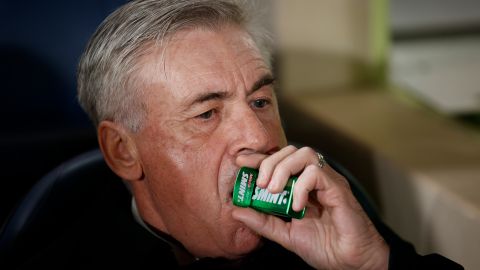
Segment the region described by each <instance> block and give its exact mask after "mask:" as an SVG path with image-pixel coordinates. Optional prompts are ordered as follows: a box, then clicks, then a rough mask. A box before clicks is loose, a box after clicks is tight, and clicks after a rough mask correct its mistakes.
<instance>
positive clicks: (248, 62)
mask: <svg viewBox="0 0 480 270" xmlns="http://www.w3.org/2000/svg"><path fill="white" fill-rule="evenodd" d="M140 62H141V63H140V65H139V66H140V69H139V70H138V72H137V76H138V77H140V80H141V81H142V82H143V83H144V86H147V88H148V86H155V87H157V88H158V87H159V86H163V87H162V88H165V87H172V86H175V87H176V88H178V87H180V86H181V85H182V84H188V83H193V84H195V85H197V86H200V85H204V86H206V87H209V85H208V84H215V82H216V81H222V82H225V80H226V79H233V78H227V77H229V76H230V77H235V79H237V80H238V79H240V78H239V76H240V77H243V78H241V79H242V80H243V81H245V80H249V79H253V80H255V79H257V78H254V77H258V76H261V75H256V74H264V73H266V72H268V71H269V68H268V67H267V65H266V63H265V62H264V60H263V59H262V56H261V54H260V52H259V50H258V48H257V46H256V45H255V43H254V41H253V40H252V38H251V37H250V35H249V34H248V33H247V32H246V31H244V30H242V29H240V28H237V27H233V26H232V27H225V28H222V29H218V30H210V29H203V28H197V29H191V30H184V31H181V32H179V33H177V34H175V35H174V36H173V37H172V38H171V39H170V40H169V41H168V43H167V44H166V46H163V47H152V48H151V50H150V53H148V54H146V55H144V56H143V57H142V59H141V60H140ZM190 90H192V89H190ZM177 92H178V91H177ZM178 94H180V93H178Z"/></svg>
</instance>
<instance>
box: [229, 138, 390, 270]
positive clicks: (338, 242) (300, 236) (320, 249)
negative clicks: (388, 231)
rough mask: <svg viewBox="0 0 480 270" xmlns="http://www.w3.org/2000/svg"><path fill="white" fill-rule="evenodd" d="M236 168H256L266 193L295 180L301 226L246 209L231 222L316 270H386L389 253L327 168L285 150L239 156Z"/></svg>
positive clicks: (306, 152) (301, 152) (311, 156)
mask: <svg viewBox="0 0 480 270" xmlns="http://www.w3.org/2000/svg"><path fill="white" fill-rule="evenodd" d="M237 165H239V166H247V167H252V168H259V174H258V178H257V185H258V186H259V187H261V188H266V187H268V189H269V191H270V192H271V193H278V192H281V191H282V190H283V187H284V186H285V184H286V182H287V179H288V178H289V177H290V176H291V175H299V176H298V181H297V183H296V184H295V189H294V193H293V206H292V207H293V210H295V211H299V210H301V209H302V208H303V207H305V206H306V207H307V211H306V213H305V217H304V218H303V219H301V220H297V219H292V220H291V222H285V221H283V220H282V219H280V218H278V217H275V216H272V215H266V214H263V213H260V212H257V211H254V210H253V209H250V208H236V209H235V210H234V211H233V213H232V215H233V217H234V218H235V219H237V220H239V221H241V222H243V223H244V224H245V225H247V226H248V227H250V228H251V229H252V230H254V231H256V232H257V233H259V234H260V235H263V236H264V237H266V238H268V239H270V240H272V241H275V242H277V243H279V244H280V245H282V246H283V247H285V248H287V249H289V250H291V251H292V252H294V253H296V254H297V255H299V256H300V257H302V259H303V260H304V261H305V262H307V263H308V264H310V265H311V266H313V267H315V268H318V269H387V268H388V254H389V248H388V246H387V244H386V243H385V241H384V240H383V238H382V237H381V236H380V234H379V233H378V232H377V230H376V229H375V227H374V225H373V224H372V222H371V221H370V219H369V218H368V216H367V215H366V214H365V212H364V211H363V209H362V207H361V206H360V204H359V203H358V201H357V200H356V199H355V197H354V196H353V194H352V192H351V190H350V187H349V184H348V182H347V180H346V179H345V178H344V177H343V176H341V175H340V174H338V173H337V172H335V171H334V170H333V169H332V168H331V167H330V166H328V165H326V166H324V167H323V168H320V166H319V159H318V156H317V153H316V152H315V151H314V150H313V149H311V148H308V147H304V148H300V149H297V148H295V147H294V146H287V147H285V148H283V149H281V150H280V151H278V152H276V153H275V154H273V155H271V156H267V155H263V154H250V155H243V156H239V157H238V158H237Z"/></svg>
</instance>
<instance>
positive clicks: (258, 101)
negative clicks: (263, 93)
mask: <svg viewBox="0 0 480 270" xmlns="http://www.w3.org/2000/svg"><path fill="white" fill-rule="evenodd" d="M269 103H270V101H269V100H267V99H263V98H261V99H256V100H254V101H253V104H252V105H253V107H255V108H258V109H261V108H263V107H265V106H267V105H268V104H269Z"/></svg>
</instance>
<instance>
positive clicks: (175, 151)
mask: <svg viewBox="0 0 480 270" xmlns="http://www.w3.org/2000/svg"><path fill="white" fill-rule="evenodd" d="M207 41H208V42H207ZM202 44H208V46H207V45H202ZM251 44H252V41H251V40H250V38H249V37H248V35H247V34H246V32H244V31H242V30H240V29H238V28H226V29H220V30H205V29H197V30H194V31H185V32H180V33H178V34H177V35H176V36H175V38H172V39H171V40H170V42H169V47H168V50H156V51H164V52H165V54H164V55H162V54H153V55H148V56H146V57H145V58H144V59H142V68H141V70H140V71H139V73H138V76H139V77H141V78H145V79H142V82H149V84H146V83H144V85H145V86H146V87H145V88H144V91H145V95H144V96H145V97H148V99H146V100H144V102H145V104H146V106H147V108H148V114H147V117H146V119H145V125H144V126H143V128H142V129H141V130H140V131H139V132H138V133H137V134H135V135H134V137H135V143H136V146H137V148H138V153H139V156H140V159H141V164H142V169H143V171H144V174H145V179H144V181H137V182H134V183H133V185H135V189H136V190H137V191H141V192H143V193H147V194H149V195H148V196H136V199H137V200H140V201H137V203H138V204H139V205H141V206H142V207H139V209H140V210H141V209H147V210H144V211H143V212H142V211H141V212H140V215H141V216H142V218H143V219H144V220H145V221H146V222H148V223H150V224H151V225H153V226H155V227H157V228H159V229H160V230H162V231H164V232H166V233H169V234H171V235H172V236H173V237H175V238H176V239H178V240H179V241H180V242H182V243H184V245H185V246H186V247H187V249H188V250H190V251H191V252H192V253H193V254H194V255H195V256H198V257H202V256H214V257H215V256H222V257H227V258H237V257H239V256H242V255H243V254H246V253H248V252H250V251H252V250H253V249H255V248H256V247H258V245H259V244H260V236H259V235H258V234H256V233H254V232H253V231H251V230H250V229H248V228H247V227H245V225H244V224H243V223H241V222H239V221H236V220H234V219H233V218H232V216H231V211H232V209H233V205H232V203H231V201H230V198H229V197H230V192H231V190H232V188H233V182H234V177H235V174H236V171H237V170H238V165H236V163H235V160H236V158H237V157H238V156H239V155H247V154H250V153H255V152H258V153H268V152H272V151H274V150H275V149H276V150H278V149H279V148H280V147H283V146H285V145H286V139H285V135H284V133H283V129H282V128H281V124H280V116H279V114H278V108H277V104H276V98H275V94H274V91H273V85H272V84H268V85H264V86H262V87H261V88H260V89H258V90H257V91H254V92H252V93H250V92H251V90H252V87H254V85H255V84H256V83H258V81H259V80H262V79H263V78H264V77H265V76H270V74H271V71H270V70H269V69H268V68H267V65H266V64H265V63H264V62H263V61H262V60H261V56H260V53H259V52H258V50H257V49H256V48H255V47H254V46H251ZM152 51H155V50H152ZM162 57H164V58H163V60H164V61H165V70H163V69H162V68H161V67H162V65H159V64H158V62H159V61H162ZM206 71H207V72H206ZM152 78H153V79H152ZM165 78H166V79H165ZM209 92H221V93H223V92H224V93H225V94H224V95H220V97H219V98H213V99H208V100H206V101H204V102H200V103H199V104H198V105H194V106H192V107H191V108H190V109H186V108H187V107H188V106H187V104H189V103H188V102H191V100H192V98H193V99H194V98H195V97H198V95H201V94H202V93H203V94H204V93H209ZM263 99H266V100H267V101H268V102H266V103H265V104H263V103H262V102H261V103H260V104H261V105H260V106H259V107H257V105H256V103H254V101H255V100H263ZM211 109H213V110H214V113H213V114H212V117H211V118H208V119H202V118H199V117H198V116H199V115H200V114H202V113H204V112H206V111H209V110H211ZM152 190H153V191H154V192H152ZM142 199H143V201H141V200H142ZM148 209H150V210H148ZM180 211H181V214H180V213H179V212H180ZM218 226H222V230H218ZM180 228H182V229H180ZM212 239H213V241H214V243H211V240H212Z"/></svg>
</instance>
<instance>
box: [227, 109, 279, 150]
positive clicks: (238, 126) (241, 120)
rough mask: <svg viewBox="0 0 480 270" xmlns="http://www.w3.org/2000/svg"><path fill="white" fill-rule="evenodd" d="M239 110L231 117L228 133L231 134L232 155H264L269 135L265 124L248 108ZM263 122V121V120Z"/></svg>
mask: <svg viewBox="0 0 480 270" xmlns="http://www.w3.org/2000/svg"><path fill="white" fill-rule="evenodd" d="M245 107H247V108H243V109H242V110H239V111H238V112H237V113H236V116H235V117H233V119H234V120H233V121H232V125H231V128H230V130H229V132H232V138H233V142H232V147H231V151H232V153H231V154H232V155H239V154H249V153H265V152H266V151H268V147H269V141H270V139H271V138H270V134H269V131H268V129H267V126H266V125H265V124H266V123H264V122H262V119H260V118H259V117H258V115H257V114H256V113H255V111H254V110H253V109H252V108H250V107H248V106H245ZM263 121H265V120H263Z"/></svg>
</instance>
